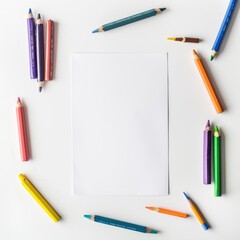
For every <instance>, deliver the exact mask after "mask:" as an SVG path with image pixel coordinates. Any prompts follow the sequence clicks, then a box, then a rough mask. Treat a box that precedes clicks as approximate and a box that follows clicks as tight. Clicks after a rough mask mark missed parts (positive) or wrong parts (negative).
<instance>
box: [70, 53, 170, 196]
mask: <svg viewBox="0 0 240 240" xmlns="http://www.w3.org/2000/svg"><path fill="white" fill-rule="evenodd" d="M167 75H168V74H167V53H164V54H157V53H149V54H148V53H79V54H74V55H73V57H72V129H73V133H72V136H73V190H74V193H75V194H79V195H166V194H168V80H167Z"/></svg>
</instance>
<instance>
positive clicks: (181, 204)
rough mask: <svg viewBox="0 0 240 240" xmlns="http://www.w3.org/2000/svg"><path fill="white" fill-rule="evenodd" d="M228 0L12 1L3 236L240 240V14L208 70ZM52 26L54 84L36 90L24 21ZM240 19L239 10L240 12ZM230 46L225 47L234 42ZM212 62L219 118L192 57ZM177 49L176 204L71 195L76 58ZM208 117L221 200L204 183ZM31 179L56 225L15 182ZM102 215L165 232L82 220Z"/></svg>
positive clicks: (3, 61)
mask: <svg viewBox="0 0 240 240" xmlns="http://www.w3.org/2000/svg"><path fill="white" fill-rule="evenodd" d="M228 3H229V1H228V0H221V1H219V0H211V1H209V0H201V1H197V0H195V1H190V0H182V1H178V0H170V1H157V0H149V1H139V0H132V1H129V0H121V1H119V0H118V1H117V0H115V1H110V0H102V1H93V0H81V1H77V0H75V1H73V0H68V1H63V0H51V1H47V0H41V1H39V0H35V1H24V0H22V1H13V0H9V1H4V2H2V3H1V9H0V12H1V14H0V20H1V21H0V22H1V33H2V34H1V38H0V53H1V55H0V66H1V68H0V69H1V70H0V72H1V87H0V97H1V101H0V110H1V112H0V126H1V134H0V161H1V173H0V180H1V181H0V189H1V198H0V212H1V218H0V226H1V230H0V239H5V240H13V239H19V240H22V239H24V240H30V239H35V240H39V239H59V240H62V239H72V240H75V239H82V240H87V239H88V240H95V239H98V240H105V239H114V240H122V239H132V240H133V239H134V240H136V239H139V240H140V239H174V238H175V239H186V240H190V239H194V240H198V239H201V240H203V239H207V240H213V239H219V240H222V239H226V238H228V239H232V240H235V239H239V234H240V229H239V215H240V207H239V202H240V174H239V169H240V161H239V130H238V125H239V121H240V107H239V102H240V94H239V90H238V88H239V87H240V82H239V66H240V65H239V63H240V61H239V60H240V58H239V51H240V44H239V39H240V31H239V30H238V26H239V23H240V17H239V6H238V7H237V9H236V10H237V11H235V15H234V19H233V21H232V23H231V26H230V29H229V30H230V31H228V34H227V38H226V39H225V41H224V44H223V46H222V49H221V53H220V54H219V56H218V57H217V58H216V59H215V60H214V62H212V63H210V61H209V60H208V59H209V57H210V49H211V47H212V44H213V42H214V40H215V37H216V34H217V31H218V28H219V26H220V24H221V21H222V18H223V16H224V14H225V11H226V8H227V5H228ZM29 7H31V8H32V9H33V12H34V14H37V13H38V12H40V13H42V14H43V17H44V19H45V20H46V19H47V18H52V19H53V20H55V21H56V22H57V23H58V26H57V46H56V47H57V58H56V59H57V62H56V74H55V76H56V80H55V81H53V82H50V83H49V84H47V86H46V87H45V88H44V91H43V92H42V93H41V94H39V93H38V91H37V86H36V84H35V82H34V81H33V80H30V79H29V67H28V46H27V30H26V14H27V11H28V8H29ZM154 7H167V9H168V10H166V11H165V12H163V13H162V14H161V15H160V16H156V17H153V18H149V19H147V20H145V21H142V22H138V23H135V24H131V25H129V26H126V27H122V28H119V29H116V30H113V31H109V32H106V33H102V34H100V33H99V34H94V35H93V34H91V30H93V29H95V28H96V27H99V26H100V25H101V24H104V23H107V22H109V21H112V20H115V19H119V18H122V17H125V16H129V15H131V14H134V13H138V12H141V11H144V10H148V9H151V8H154ZM236 13H238V14H236ZM171 36H195V37H200V38H202V39H204V41H203V42H202V43H201V44H197V45H193V44H182V43H177V42H170V41H167V40H166V38H167V37H171ZM226 40H227V41H226ZM193 48H195V49H196V50H197V51H198V52H199V53H201V56H202V57H203V58H204V59H205V61H204V63H205V65H207V68H208V70H209V73H210V75H211V76H212V80H213V82H215V84H216V85H217V88H218V90H219V92H220V94H221V96H222V99H223V101H224V104H225V106H226V109H227V110H226V111H225V112H224V113H222V114H221V115H217V114H216V113H215V110H214V108H213V106H212V105H211V102H210V100H209V97H208V95H207V93H206V90H205V88H204V86H203V83H202V81H201V79H200V76H199V74H198V72H197V69H196V67H195V64H194V61H193V57H192V52H191V51H192V49H193ZM78 51H88V52H95V51H97V52H106V51H107V52H112V51H119V52H138V51H142V52H162V51H168V52H169V89H170V92H169V95H170V97H169V124H170V129H169V137H170V140H169V153H170V158H169V167H170V195H169V196H167V197H77V196H73V195H72V161H71V105H70V102H71V92H70V89H71V63H70V56H71V54H72V53H73V52H78ZM18 96H20V97H22V99H23V101H24V103H25V104H26V105H27V118H28V122H29V132H30V139H31V151H32V160H31V161H30V162H28V163H22V162H21V160H20V155H19V146H18V134H17V125H16V116H15V105H16V100H17V97H18ZM207 119H210V120H211V121H212V122H213V123H215V124H219V125H220V127H221V130H222V133H223V135H224V139H223V167H224V177H223V179H224V183H225V184H224V193H225V194H224V195H223V196H222V197H220V198H215V197H214V196H213V185H209V186H204V185H203V184H202V131H203V129H204V125H205V123H206V121H207ZM20 172H22V173H25V174H26V175H27V176H28V177H29V179H30V180H31V181H32V182H33V183H34V184H35V186H36V187H38V189H39V191H40V192H42V194H43V195H44V196H46V198H47V199H48V200H49V202H50V203H52V205H53V206H54V208H55V209H56V210H57V211H58V212H59V214H61V216H62V221H60V222H59V223H56V224H54V223H53V222H52V221H51V219H50V218H49V217H48V216H47V215H46V214H45V213H44V212H43V211H42V209H41V208H40V207H39V206H37V204H36V202H35V201H34V200H33V199H31V197H30V196H29V194H28V193H27V192H26V190H25V189H24V188H23V187H22V186H21V184H20V181H19V180H18V178H17V175H18V173H20ZM182 191H186V192H187V193H188V194H189V195H190V196H191V197H192V198H193V199H194V200H195V201H196V202H197V204H198V206H199V208H200V209H201V210H202V212H203V213H204V215H205V216H206V219H207V220H208V222H209V224H210V225H211V227H212V228H211V229H210V230H208V231H207V232H205V231H203V229H202V228H201V226H200V225H199V223H198V222H197V221H196V220H195V218H194V217H193V215H192V213H191V210H190V208H189V206H188V204H187V202H186V200H185V199H184V197H183V195H182ZM145 205H154V206H160V207H168V208H173V209H176V210H181V211H185V212H188V213H190V214H191V216H192V217H190V218H188V219H180V218H175V217H171V216H167V215H161V214H157V213H153V212H150V211H148V210H145V209H144V206H145ZM84 213H85V214H99V215H104V216H108V217H115V218H117V219H121V220H127V221H130V222H134V223H138V224H143V225H147V226H149V227H152V228H156V229H159V230H161V235H157V236H154V235H150V234H149V235H146V234H141V233H136V232H131V231H127V230H122V229H118V228H111V227H108V226H104V225H102V224H97V223H93V222H90V221H89V220H86V219H84V218H83V217H82V216H83V214H84Z"/></svg>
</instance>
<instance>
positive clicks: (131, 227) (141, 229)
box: [84, 215, 159, 234]
mask: <svg viewBox="0 0 240 240" xmlns="http://www.w3.org/2000/svg"><path fill="white" fill-rule="evenodd" d="M84 217H85V218H87V219H90V220H92V221H94V222H99V223H103V224H107V225H111V226H114V227H120V228H125V229H128V230H132V231H136V232H142V233H153V234H158V233H159V231H157V230H154V229H152V228H148V227H144V226H141V225H137V224H133V223H128V222H123V221H119V220H116V219H112V218H106V217H102V216H98V215H84Z"/></svg>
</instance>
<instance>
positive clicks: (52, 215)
mask: <svg viewBox="0 0 240 240" xmlns="http://www.w3.org/2000/svg"><path fill="white" fill-rule="evenodd" d="M18 177H19V179H20V180H21V182H22V185H23V186H24V187H25V188H26V189H27V191H28V192H29V193H30V194H31V195H32V197H33V198H34V199H35V200H36V201H37V202H38V204H39V205H40V206H41V207H42V208H43V210H44V211H45V212H46V213H47V214H48V216H49V217H50V218H51V219H52V220H53V221H54V222H58V221H59V220H60V219H61V217H60V216H59V215H58V213H57V212H56V211H55V210H54V209H53V208H52V207H51V205H50V204H49V203H48V202H47V201H46V199H44V197H43V196H42V195H41V194H40V193H39V192H38V190H37V189H36V188H35V187H34V186H33V185H32V183H31V182H30V181H29V180H28V179H27V177H26V176H24V175H23V174H19V175H18Z"/></svg>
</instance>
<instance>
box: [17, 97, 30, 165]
mask: <svg viewBox="0 0 240 240" xmlns="http://www.w3.org/2000/svg"><path fill="white" fill-rule="evenodd" d="M16 113H17V123H18V136H19V145H20V152H21V158H22V161H28V160H29V149H28V140H27V131H26V122H25V116H24V108H23V105H22V103H21V100H20V98H18V100H17V107H16Z"/></svg>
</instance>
